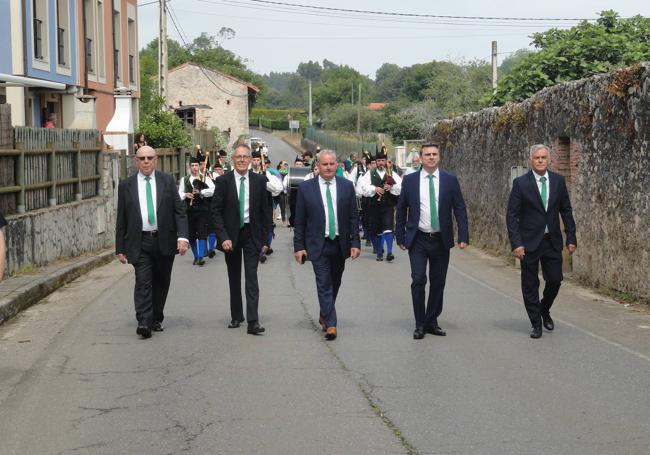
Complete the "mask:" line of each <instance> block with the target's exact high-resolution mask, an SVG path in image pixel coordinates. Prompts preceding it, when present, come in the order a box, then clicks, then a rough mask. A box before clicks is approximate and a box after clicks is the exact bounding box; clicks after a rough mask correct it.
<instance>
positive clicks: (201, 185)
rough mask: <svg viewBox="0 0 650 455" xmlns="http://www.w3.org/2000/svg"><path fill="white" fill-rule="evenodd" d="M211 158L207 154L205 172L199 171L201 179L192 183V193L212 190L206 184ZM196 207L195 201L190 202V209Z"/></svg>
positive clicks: (207, 153)
mask: <svg viewBox="0 0 650 455" xmlns="http://www.w3.org/2000/svg"><path fill="white" fill-rule="evenodd" d="M209 158H210V152H209V151H207V152H205V159H204V160H203V172H201V170H200V169H199V178H197V179H194V181H193V182H192V193H193V194H201V190H205V189H207V188H210V187H209V186H208V184H207V183H205V175H206V173H207V172H208V167H207V166H208V159H209ZM193 205H194V199H192V200H191V201H190V207H192V206H193Z"/></svg>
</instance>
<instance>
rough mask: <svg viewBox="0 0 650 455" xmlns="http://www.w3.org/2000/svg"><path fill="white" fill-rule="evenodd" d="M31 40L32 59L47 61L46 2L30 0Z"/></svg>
mask: <svg viewBox="0 0 650 455" xmlns="http://www.w3.org/2000/svg"><path fill="white" fill-rule="evenodd" d="M32 29H33V30H32V35H33V36H32V38H33V45H34V49H33V51H34V58H35V59H37V60H47V55H48V52H47V51H48V47H47V2H46V0H32Z"/></svg>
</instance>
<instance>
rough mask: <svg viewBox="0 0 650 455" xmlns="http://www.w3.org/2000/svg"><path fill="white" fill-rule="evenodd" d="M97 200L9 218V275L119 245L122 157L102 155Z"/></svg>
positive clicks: (114, 154) (63, 205)
mask: <svg viewBox="0 0 650 455" xmlns="http://www.w3.org/2000/svg"><path fill="white" fill-rule="evenodd" d="M102 157H103V160H104V162H103V176H102V181H101V192H100V195H99V196H97V197H93V198H89V199H85V200H83V201H79V202H71V203H68V204H62V205H58V206H56V207H49V208H44V209H40V210H34V211H30V212H27V213H24V214H21V215H13V216H11V217H8V218H7V221H8V226H7V227H6V230H5V235H6V239H7V264H6V272H5V273H7V274H13V273H15V272H17V271H19V270H24V269H26V268H30V267H34V266H36V267H38V266H43V265H46V264H48V263H49V262H52V261H55V260H57V259H61V258H67V257H74V256H80V255H82V254H86V253H94V252H97V251H100V250H103V249H106V248H110V247H112V246H113V245H114V242H115V212H116V208H117V197H116V188H117V183H118V180H119V159H118V157H119V155H118V153H117V152H111V153H102Z"/></svg>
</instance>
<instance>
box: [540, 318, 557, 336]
mask: <svg viewBox="0 0 650 455" xmlns="http://www.w3.org/2000/svg"><path fill="white" fill-rule="evenodd" d="M542 321H543V323H544V327H545V328H546V330H548V331H549V332H552V331H553V329H554V328H555V323H553V319H552V318H551V315H550V314H549V315H548V316H542Z"/></svg>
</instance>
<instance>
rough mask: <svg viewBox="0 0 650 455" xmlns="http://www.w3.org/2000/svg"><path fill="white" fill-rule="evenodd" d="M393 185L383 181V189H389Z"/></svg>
mask: <svg viewBox="0 0 650 455" xmlns="http://www.w3.org/2000/svg"><path fill="white" fill-rule="evenodd" d="M392 187H393V185H389V184H388V183H384V191H390V189H391V188H392Z"/></svg>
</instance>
